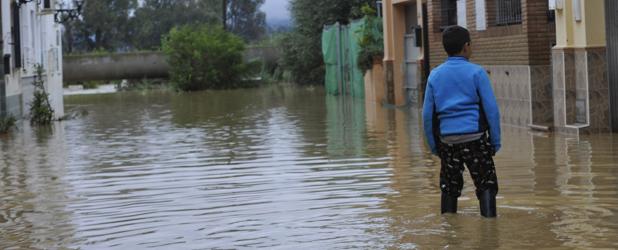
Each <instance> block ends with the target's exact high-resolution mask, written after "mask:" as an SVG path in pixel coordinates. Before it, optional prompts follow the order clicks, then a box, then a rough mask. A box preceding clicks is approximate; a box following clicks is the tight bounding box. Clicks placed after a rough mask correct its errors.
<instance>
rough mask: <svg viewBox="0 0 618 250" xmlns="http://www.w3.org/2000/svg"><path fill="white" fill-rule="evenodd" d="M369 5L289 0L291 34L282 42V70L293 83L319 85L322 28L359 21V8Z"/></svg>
mask: <svg viewBox="0 0 618 250" xmlns="http://www.w3.org/2000/svg"><path fill="white" fill-rule="evenodd" d="M373 3H375V1H373V0H291V1H290V7H291V8H290V10H291V14H292V18H293V19H294V30H293V31H292V32H290V33H288V34H287V35H286V37H285V38H284V39H283V40H282V42H283V46H282V47H283V59H282V66H283V67H284V68H285V69H286V70H289V71H290V72H291V73H292V78H293V80H294V81H295V82H296V83H299V84H322V83H323V82H324V62H323V59H322V49H321V36H322V29H323V27H324V25H326V24H333V23H335V22H340V23H348V22H349V20H350V19H356V18H360V17H362V16H363V13H362V11H361V7H362V6H363V5H365V4H373Z"/></svg>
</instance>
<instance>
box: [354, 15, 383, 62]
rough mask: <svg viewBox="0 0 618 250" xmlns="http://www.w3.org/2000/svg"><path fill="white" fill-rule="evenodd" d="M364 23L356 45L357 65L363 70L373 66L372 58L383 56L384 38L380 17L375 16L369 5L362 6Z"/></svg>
mask: <svg viewBox="0 0 618 250" xmlns="http://www.w3.org/2000/svg"><path fill="white" fill-rule="evenodd" d="M362 11H363V14H365V20H366V23H365V25H364V26H363V29H362V30H360V39H359V41H358V45H359V46H360V50H359V51H358V67H359V68H360V69H361V70H362V71H363V73H364V72H366V71H367V70H370V69H371V68H372V67H373V62H374V59H376V58H379V59H382V58H383V57H384V40H383V34H382V19H381V18H380V17H377V16H376V11H375V10H374V9H373V8H371V7H370V6H369V5H365V6H363V8H362Z"/></svg>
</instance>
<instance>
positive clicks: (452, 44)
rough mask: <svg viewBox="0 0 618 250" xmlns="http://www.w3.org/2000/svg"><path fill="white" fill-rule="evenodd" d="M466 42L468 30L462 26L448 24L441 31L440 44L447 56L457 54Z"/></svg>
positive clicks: (468, 37) (467, 40)
mask: <svg viewBox="0 0 618 250" xmlns="http://www.w3.org/2000/svg"><path fill="white" fill-rule="evenodd" d="M468 42H470V32H468V30H467V29H466V28H464V27H461V26H457V25H453V26H448V27H446V29H444V32H442V45H444V50H446V53H447V54H448V55H449V56H454V55H457V54H459V52H461V51H462V50H463V47H464V45H465V44H466V43H468Z"/></svg>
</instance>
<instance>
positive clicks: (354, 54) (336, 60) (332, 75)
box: [322, 18, 366, 97]
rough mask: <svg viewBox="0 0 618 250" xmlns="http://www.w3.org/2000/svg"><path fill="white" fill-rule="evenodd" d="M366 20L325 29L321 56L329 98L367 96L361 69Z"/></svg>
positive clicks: (329, 26)
mask: <svg viewBox="0 0 618 250" xmlns="http://www.w3.org/2000/svg"><path fill="white" fill-rule="evenodd" d="M364 25H366V20H365V18H362V19H358V20H354V21H352V22H350V24H348V25H341V24H339V23H335V24H333V25H327V26H324V31H323V32H322V54H323V56H324V65H325V67H326V76H325V85H326V93H328V94H330V95H350V96H355V97H364V96H365V82H364V74H363V72H362V71H361V69H359V68H358V66H357V65H358V53H359V50H360V47H359V44H358V43H359V39H360V36H361V31H362V29H363V27H364Z"/></svg>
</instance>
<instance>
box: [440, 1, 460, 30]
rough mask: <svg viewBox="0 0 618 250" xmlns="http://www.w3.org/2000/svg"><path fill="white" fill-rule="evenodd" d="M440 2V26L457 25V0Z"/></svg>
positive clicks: (442, 27)
mask: <svg viewBox="0 0 618 250" xmlns="http://www.w3.org/2000/svg"><path fill="white" fill-rule="evenodd" d="M441 4H442V5H441V7H442V11H441V15H442V22H441V24H440V28H441V29H444V28H446V27H448V26H451V25H457V1H456V0H442V2H441Z"/></svg>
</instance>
